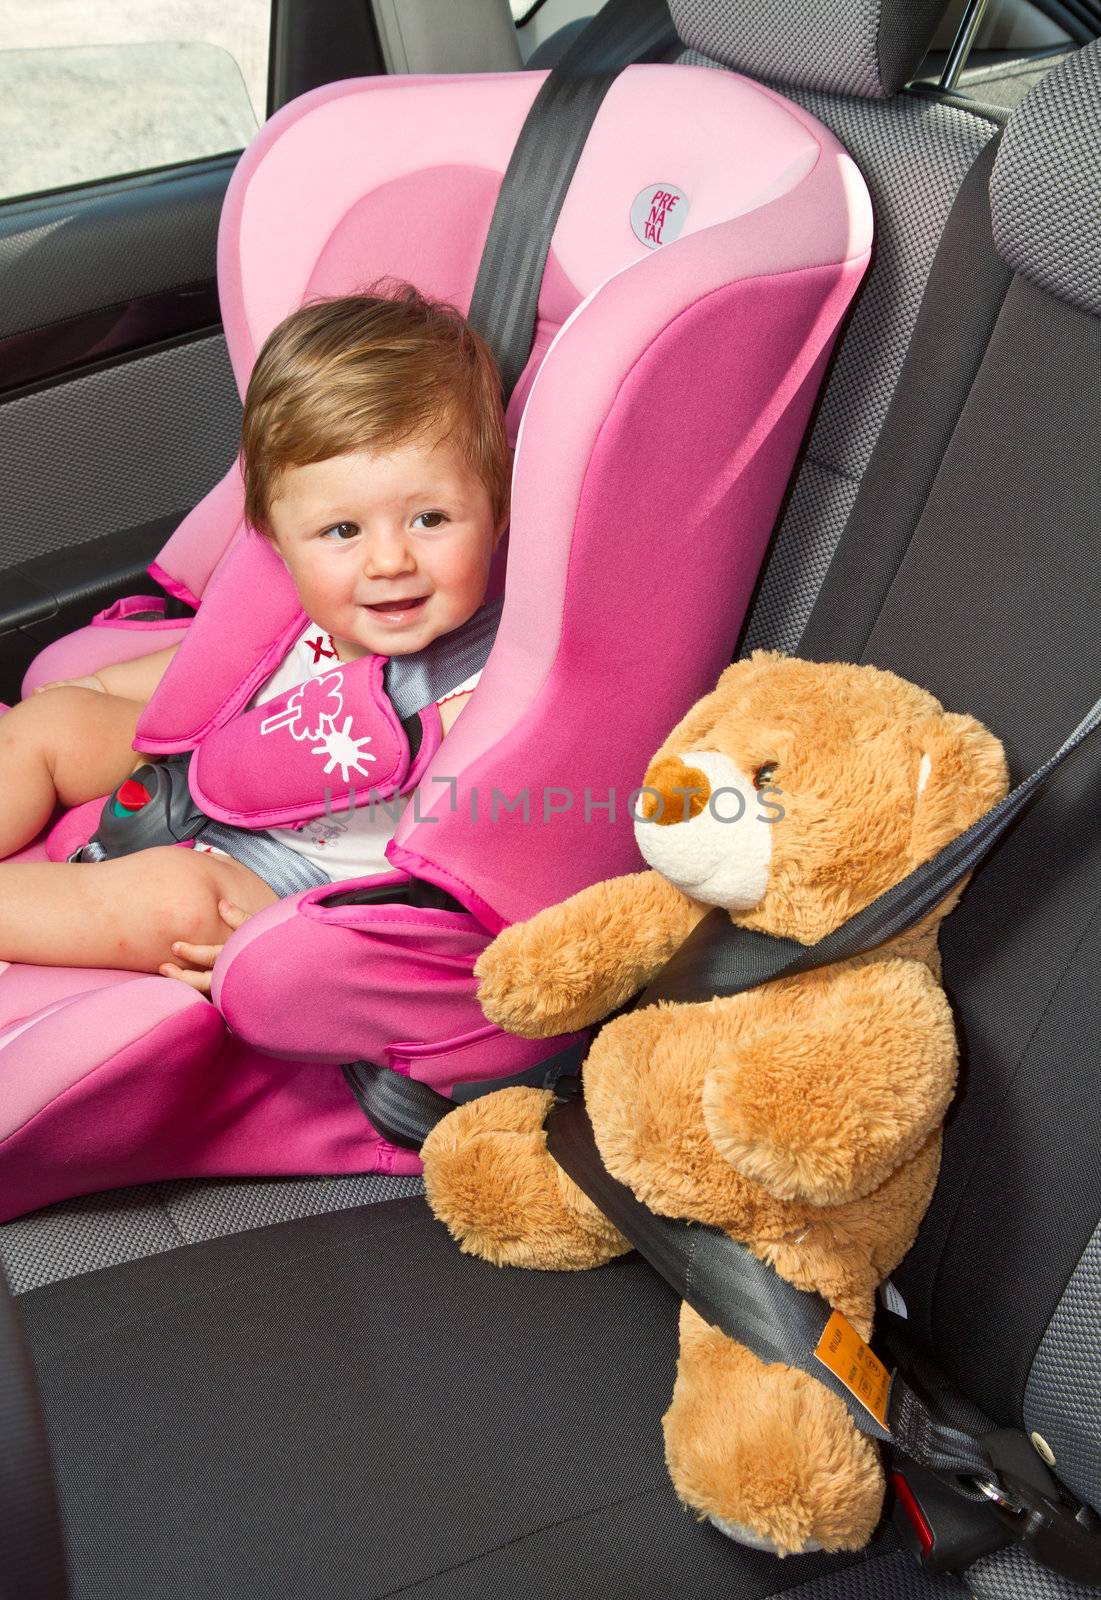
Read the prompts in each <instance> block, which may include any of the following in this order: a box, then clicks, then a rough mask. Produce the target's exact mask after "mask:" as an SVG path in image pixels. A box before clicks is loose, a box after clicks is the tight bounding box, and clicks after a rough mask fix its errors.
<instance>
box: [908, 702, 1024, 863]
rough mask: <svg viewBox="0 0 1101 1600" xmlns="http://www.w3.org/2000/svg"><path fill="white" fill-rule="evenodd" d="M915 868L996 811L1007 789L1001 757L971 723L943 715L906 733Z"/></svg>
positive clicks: (991, 740) (992, 742)
mask: <svg viewBox="0 0 1101 1600" xmlns="http://www.w3.org/2000/svg"><path fill="white" fill-rule="evenodd" d="M910 741H911V753H912V755H913V758H914V766H913V771H914V789H915V795H914V820H913V828H912V831H911V835H910V857H911V860H912V862H913V864H914V865H915V866H916V865H918V863H919V862H922V861H928V859H929V857H930V856H933V855H935V854H936V852H937V851H938V850H939V849H940V848H941V846H942V845H946V844H947V843H948V841H949V840H950V839H954V838H955V837H956V835H957V834H960V833H963V831H964V830H965V829H966V828H969V827H970V826H971V824H972V823H973V822H977V821H978V820H979V818H980V817H981V816H982V815H983V813H984V812H986V811H989V810H990V808H991V806H994V805H997V803H998V801H999V800H1001V799H1002V797H1003V796H1004V795H1005V793H1006V791H1007V789H1008V787H1009V776H1008V773H1007V770H1006V763H1005V752H1004V751H1003V749H1002V746H1001V742H1000V740H998V739H996V738H995V737H994V735H993V734H992V733H990V732H989V730H988V729H986V728H984V727H983V725H982V723H981V722H977V721H976V720H975V718H974V717H969V716H963V715H960V714H959V713H956V712H946V713H943V714H942V715H940V716H936V717H930V718H928V719H927V720H926V721H925V722H922V723H919V724H918V726H917V727H916V728H914V729H912V730H911V733H910Z"/></svg>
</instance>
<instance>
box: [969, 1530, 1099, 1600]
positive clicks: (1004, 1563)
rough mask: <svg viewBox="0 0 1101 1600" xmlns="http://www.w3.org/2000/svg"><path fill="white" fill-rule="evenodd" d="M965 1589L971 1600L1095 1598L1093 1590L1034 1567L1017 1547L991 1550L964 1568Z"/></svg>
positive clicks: (1021, 1548) (1084, 1599)
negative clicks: (972, 1598) (990, 1552)
mask: <svg viewBox="0 0 1101 1600" xmlns="http://www.w3.org/2000/svg"><path fill="white" fill-rule="evenodd" d="M967 1587H968V1589H969V1591H970V1592H971V1594H972V1595H973V1597H974V1600H1089V1597H1090V1596H1091V1595H1092V1596H1094V1597H1096V1595H1097V1590H1096V1589H1085V1588H1083V1587H1082V1585H1081V1584H1080V1583H1071V1581H1070V1579H1069V1578H1061V1577H1060V1576H1059V1574H1058V1573H1056V1572H1049V1571H1048V1569H1047V1568H1046V1567H1040V1566H1037V1564H1036V1562H1035V1561H1033V1559H1032V1557H1031V1556H1029V1555H1026V1553H1025V1551H1024V1549H1023V1547H1022V1546H1021V1545H1019V1544H1011V1545H1008V1546H1007V1547H1006V1549H1004V1550H995V1552H994V1554H993V1555H990V1556H983V1558H982V1560H981V1561H976V1562H975V1565H974V1566H973V1567H968V1569H967Z"/></svg>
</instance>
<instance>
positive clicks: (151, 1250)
mask: <svg viewBox="0 0 1101 1600" xmlns="http://www.w3.org/2000/svg"><path fill="white" fill-rule="evenodd" d="M423 1191H424V1184H423V1182H422V1180H421V1179H420V1178H403V1177H397V1178H395V1177H390V1176H388V1175H387V1174H385V1173H379V1172H366V1173H361V1174H356V1175H355V1176H352V1177H346V1178H277V1179H232V1180H231V1179H206V1180H198V1179H196V1180H188V1181H186V1182H184V1181H176V1182H171V1183H156V1184H147V1185H144V1186H142V1187H141V1188H135V1189H115V1190H112V1191H111V1192H110V1193H108V1194H93V1195H87V1196H85V1197H84V1198H83V1199H80V1200H67V1201H64V1202H62V1203H61V1204H60V1205H56V1206H49V1207H48V1208H47V1209H46V1210H45V1211H36V1212H33V1213H32V1214H31V1215H30V1216H27V1217H19V1218H17V1219H16V1220H15V1221H14V1222H6V1223H4V1224H3V1225H2V1226H0V1268H3V1271H4V1273H5V1275H6V1277H7V1279H8V1283H9V1284H10V1286H11V1289H12V1292H13V1293H15V1294H23V1293H25V1292H26V1291H27V1290H29V1289H38V1288H40V1287H41V1286H42V1285H43V1284H46V1283H56V1282H57V1281H59V1280H60V1279H62V1278H72V1277H76V1276H77V1275H78V1274H79V1273H82V1272H95V1271H97V1270H98V1269H99V1268H100V1267H113V1266H115V1265H117V1264H118V1263H119V1262H120V1261H138V1260H140V1259H141V1258H143V1257H145V1256H154V1255H159V1254H160V1253H161V1251H163V1250H174V1249H175V1248H176V1247H177V1246H178V1245H181V1244H198V1243H199V1242H200V1241H201V1240H203V1239H220V1238H223V1237H224V1236H225V1235H227V1234H232V1233H245V1232H247V1231H248V1230H249V1229H250V1228H264V1227H267V1226H269V1225H270V1224H272V1223H277V1222H291V1221H293V1220H294V1219H295V1218H296V1217H309V1216H317V1215H320V1214H321V1213H323V1212H326V1211H346V1210H348V1209H349V1208H350V1207H352V1206H364V1205H372V1204H374V1203H375V1202H377V1201H382V1200H403V1199H405V1198H406V1197H408V1196H411V1195H419V1194H422V1193H423Z"/></svg>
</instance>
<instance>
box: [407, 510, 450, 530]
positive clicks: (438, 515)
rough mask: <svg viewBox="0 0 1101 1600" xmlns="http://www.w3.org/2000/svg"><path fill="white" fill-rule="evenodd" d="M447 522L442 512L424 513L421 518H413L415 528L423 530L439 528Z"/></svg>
mask: <svg viewBox="0 0 1101 1600" xmlns="http://www.w3.org/2000/svg"><path fill="white" fill-rule="evenodd" d="M446 521H447V517H446V516H445V515H444V513H443V512H442V511H422V512H421V514H420V516H419V517H414V518H413V526H414V528H416V527H418V526H419V527H423V528H439V527H442V526H443V524H444V523H445V522H446Z"/></svg>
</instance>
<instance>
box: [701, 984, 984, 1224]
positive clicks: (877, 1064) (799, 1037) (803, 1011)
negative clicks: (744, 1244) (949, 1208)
mask: <svg viewBox="0 0 1101 1600" xmlns="http://www.w3.org/2000/svg"><path fill="white" fill-rule="evenodd" d="M800 981H801V980H798V979H794V980H792V984H799V983H800ZM740 999H741V1000H742V1001H743V1005H742V1008H741V1023H742V1029H741V1039H740V1040H739V1041H738V1042H736V1043H734V1044H733V1045H732V1046H731V1047H729V1048H727V1049H726V1050H725V1051H723V1052H721V1053H720V1054H719V1056H718V1057H717V1058H716V1061H715V1065H714V1066H713V1068H712V1069H711V1071H710V1072H709V1073H708V1074H707V1077H706V1078H705V1080H704V1084H703V1093H702V1106H703V1116H704V1121H705V1123H706V1125H707V1129H708V1132H709V1133H710V1135H711V1139H712V1142H713V1143H714V1145H715V1147H716V1149H717V1150H718V1151H719V1153H720V1154H721V1155H722V1156H723V1157H724V1158H725V1159H726V1160H727V1161H729V1162H730V1164H731V1166H733V1167H735V1168H736V1169H737V1171H739V1172H740V1173H742V1174H743V1176H745V1177H747V1178H751V1179H753V1180H754V1181H755V1182H756V1183H759V1184H761V1186H762V1187H763V1188H764V1189H766V1190H767V1191H768V1192H769V1194H772V1195H775V1196H776V1197H777V1198H778V1199H782V1200H808V1201H810V1202H811V1204H813V1205H837V1204H841V1203H844V1202H846V1201H850V1200H856V1199H859V1198H860V1196H862V1195H866V1194H870V1193H871V1191H872V1190H873V1189H876V1188H878V1186H879V1185H880V1184H881V1183H883V1182H884V1180H885V1179H886V1178H887V1177H888V1176H889V1175H890V1174H891V1173H892V1172H894V1171H895V1169H896V1168H897V1167H898V1166H900V1164H901V1163H902V1162H904V1161H907V1160H909V1158H910V1157H911V1156H913V1155H914V1154H915V1152H916V1151H917V1150H918V1148H919V1147H920V1146H921V1145H922V1144H923V1143H924V1142H925V1140H926V1139H927V1138H928V1137H929V1135H930V1134H931V1133H932V1132H933V1131H934V1129H936V1128H937V1127H938V1126H939V1125H940V1122H941V1120H942V1119H943V1117H944V1113H945V1111H946V1110H947V1109H948V1103H949V1101H950V1100H951V1098H952V1091H953V1089H954V1087H955V1081H956V1060H957V1055H956V1036H955V1029H954V1027H953V1023H952V1013H951V1010H950V1009H949V1005H948V1001H947V998H946V996H945V994H944V991H943V989H942V988H941V987H940V985H939V983H938V982H937V981H936V979H935V978H934V977H933V975H932V973H931V972H930V971H929V969H928V967H926V966H925V965H924V964H923V963H922V962H920V961H911V960H903V959H898V958H894V959H890V960H885V961H883V960H881V961H873V962H868V963H865V964H863V965H854V966H848V967H842V968H839V969H836V970H834V971H830V972H828V973H825V974H823V975H822V977H821V978H820V979H819V980H818V981H817V982H815V983H814V984H813V985H808V986H807V987H806V988H805V989H803V990H802V991H799V990H796V989H793V988H792V987H791V985H789V984H777V985H775V986H774V987H766V988H763V989H760V990H757V991H754V992H753V993H752V994H748V995H744V996H741V997H740Z"/></svg>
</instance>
